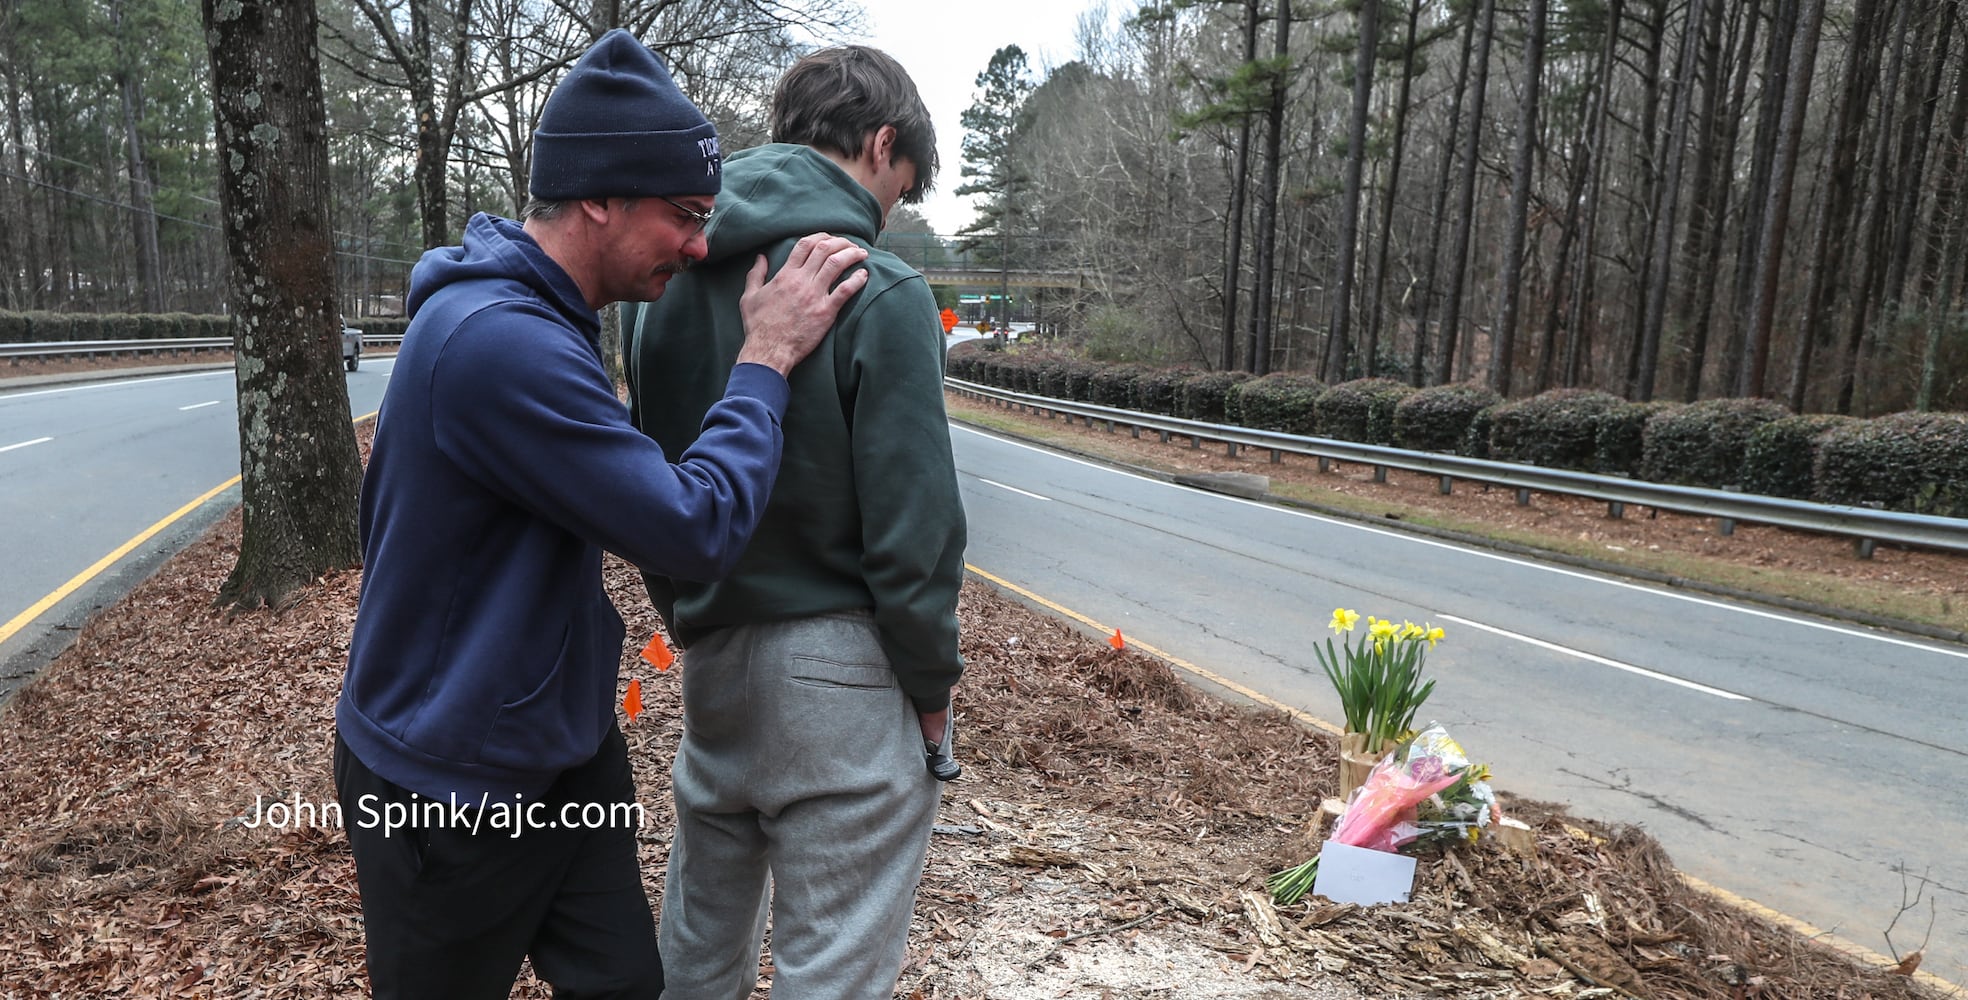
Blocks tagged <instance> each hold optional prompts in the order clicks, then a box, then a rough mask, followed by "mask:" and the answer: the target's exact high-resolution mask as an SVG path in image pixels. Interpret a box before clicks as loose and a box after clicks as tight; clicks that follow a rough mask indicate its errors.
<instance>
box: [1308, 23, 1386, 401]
mask: <svg viewBox="0 0 1968 1000" xmlns="http://www.w3.org/2000/svg"><path fill="white" fill-rule="evenodd" d="M1358 30H1359V35H1360V38H1359V45H1358V47H1357V48H1356V49H1355V52H1356V54H1355V56H1354V58H1353V117H1352V119H1351V121H1350V124H1349V125H1348V126H1347V130H1346V194H1345V195H1344V198H1345V203H1344V204H1342V205H1341V206H1340V209H1339V262H1338V264H1337V265H1336V266H1335V267H1334V272H1333V283H1332V284H1333V288H1334V289H1335V291H1334V293H1333V312H1332V317H1333V318H1332V326H1331V327H1330V329H1329V331H1328V333H1327V336H1326V358H1325V363H1324V364H1323V365H1322V366H1321V367H1320V371H1321V372H1323V373H1324V374H1325V376H1326V377H1327V378H1328V379H1332V380H1334V381H1338V380H1340V379H1344V378H1345V377H1346V354H1347V350H1348V348H1349V347H1351V346H1352V343H1351V331H1350V329H1349V326H1350V323H1351V320H1352V316H1353V279H1354V273H1353V271H1354V267H1355V263H1354V261H1355V255H1356V254H1357V253H1358V252H1359V249H1360V174H1361V172H1362V170H1363V168H1364V167H1365V166H1366V162H1367V109H1368V105H1369V104H1370V103H1371V101H1372V100H1373V78H1374V55H1375V52H1376V50H1377V49H1378V48H1379V46H1380V0H1360V12H1359V15H1358ZM1366 363H1367V365H1368V366H1369V368H1371V366H1372V365H1373V358H1372V357H1368V358H1367V362H1366Z"/></svg>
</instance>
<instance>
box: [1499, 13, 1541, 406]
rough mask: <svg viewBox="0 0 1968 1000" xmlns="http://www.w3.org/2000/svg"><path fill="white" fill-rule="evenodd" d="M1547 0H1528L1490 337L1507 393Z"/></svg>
mask: <svg viewBox="0 0 1968 1000" xmlns="http://www.w3.org/2000/svg"><path fill="white" fill-rule="evenodd" d="M1549 6H1550V5H1549V3H1548V2H1547V0H1531V26H1530V37H1529V38H1528V40H1527V41H1526V43H1525V46H1524V94H1523V100H1522V101H1521V102H1520V103H1519V105H1518V111H1517V152H1516V155H1515V156H1514V157H1512V160H1511V167H1510V219H1509V221H1508V222H1506V223H1505V224H1504V229H1503V277H1502V279H1501V280H1500V282H1499V287H1498V289H1497V296H1498V301H1497V324H1496V332H1495V334H1494V335H1493V336H1492V337H1491V343H1492V348H1491V352H1490V388H1492V389H1495V390H1496V392H1497V395H1499V396H1504V397H1508V396H1509V395H1510V374H1511V368H1512V367H1513V362H1514V360H1515V357H1514V352H1515V350H1516V346H1517V303H1518V301H1519V300H1520V299H1521V298H1522V296H1523V291H1524V288H1523V286H1524V226H1525V220H1526V219H1527V218H1528V217H1529V215H1530V211H1531V168H1532V166H1533V163H1532V156H1533V154H1535V153H1536V152H1537V116H1538V95H1539V93H1540V91H1541V89H1542V87H1541V81H1540V79H1539V78H1540V77H1541V76H1542V75H1543V73H1544V26H1545V20H1546V10H1547V8H1548V7H1549Z"/></svg>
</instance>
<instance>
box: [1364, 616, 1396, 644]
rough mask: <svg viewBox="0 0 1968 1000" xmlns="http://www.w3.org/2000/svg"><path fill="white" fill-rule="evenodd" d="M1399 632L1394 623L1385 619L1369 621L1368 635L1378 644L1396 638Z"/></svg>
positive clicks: (1370, 618) (1371, 619)
mask: <svg viewBox="0 0 1968 1000" xmlns="http://www.w3.org/2000/svg"><path fill="white" fill-rule="evenodd" d="M1397 631H1399V630H1398V629H1396V628H1395V627H1394V623H1393V622H1390V621H1388V620H1387V619H1385V618H1372V617H1369V618H1368V619H1367V634H1368V635H1371V636H1373V637H1374V642H1375V643H1376V644H1379V643H1381V642H1384V641H1386V640H1388V639H1392V638H1394V635H1395V633H1396V632H1397Z"/></svg>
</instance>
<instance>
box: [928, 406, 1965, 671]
mask: <svg viewBox="0 0 1968 1000" xmlns="http://www.w3.org/2000/svg"><path fill="white" fill-rule="evenodd" d="M950 426H951V427H952V428H954V429H956V430H962V431H968V432H969V433H972V434H975V435H977V436H978V437H986V438H990V439H991V440H993V441H998V442H1000V443H1003V444H1008V445H1011V446H1012V447H1014V448H1023V449H1025V450H1027V451H1035V452H1038V453H1039V454H1041V455H1049V456H1051V457H1053V458H1056V459H1059V460H1061V461H1065V462H1073V463H1075V464H1078V465H1084V466H1086V467H1087V468H1089V469H1098V470H1100V471H1102V472H1107V473H1112V474H1113V475H1117V476H1126V477H1128V478H1129V479H1138V480H1140V481H1142V482H1144V483H1154V484H1156V485H1159V486H1166V487H1168V488H1170V489H1175V490H1181V491H1183V492H1186V493H1194V494H1197V495H1199V496H1206V497H1210V498H1212V499H1216V500H1222V501H1224V502H1226V503H1235V504H1243V505H1244V506H1247V507H1256V508H1257V509H1259V510H1268V511H1272V512H1274V513H1278V514H1286V515H1290V516H1292V517H1302V518H1305V519H1307V520H1311V521H1318V522H1321V523H1323V524H1330V525H1334V526H1336V527H1341V528H1350V529H1352V530H1354V531H1365V532H1368V533H1370V534H1375V535H1382V536H1385V537H1387V538H1397V539H1400V540H1401V541H1404V542H1413V543H1414V544H1416V545H1427V546H1432V547H1434V548H1438V549H1448V550H1450V551H1452V552H1460V553H1463V554H1464V555H1471V556H1476V557H1477V558H1480V559H1494V560H1496V561H1497V562H1502V563H1509V564H1510V565H1512V566H1523V567H1525V568H1527V569H1535V570H1541V571H1543V572H1546V573H1556V574H1558V575H1560V576H1569V577H1572V578H1573V579H1577V580H1589V581H1591V582H1593V583H1603V584H1606V585H1607V586H1611V587H1624V588H1626V589H1627V590H1637V591H1639V592H1641V593H1643V594H1653V595H1655V596H1656V597H1666V598H1671V599H1673V600H1676V601H1687V602H1688V603H1690V604H1700V605H1702V606H1704V607H1710V608H1719V609H1721V610H1724V611H1734V612H1738V613H1740V614H1745V615H1753V616H1755V617H1757V618H1768V619H1770V620H1771V621H1779V622H1785V623H1787V624H1791V625H1802V626H1804V627H1806V628H1814V629H1820V630H1822V631H1826V632H1836V633H1838V634H1839V635H1849V636H1854V637H1856V638H1860V639H1871V640H1873V641H1875V642H1885V643H1891V644H1893V645H1895V646H1905V647H1906V648H1908V649H1917V650H1920V651H1921V652H1923V653H1937V654H1939V655H1941V656H1952V657H1954V658H1956V659H1960V660H1968V652H1964V651H1962V650H1958V649H1948V648H1947V647H1945V646H1935V645H1930V644H1928V643H1924V642H1914V641H1913V640H1911V639H1901V638H1898V637H1897V636H1890V635H1882V634H1880V633H1878V632H1866V631H1862V630H1860V629H1855V628H1846V627H1844V626H1841V625H1833V624H1830V623H1828V622H1820V621H1812V620H1811V619H1809V618H1799V617H1797V616H1795V615H1786V614H1781V613H1779V612H1775V611H1764V610H1763V609H1761V608H1751V607H1745V606H1743V605H1740V604H1729V603H1726V602H1723V601H1716V600H1710V599H1708V598H1705V597H1696V596H1694V595H1692V594H1682V593H1677V592H1675V591H1672V590H1662V589H1660V588H1658V587H1649V586H1646V585H1644V584H1638V583H1631V582H1628V581H1626V580H1615V579H1613V578H1611V577H1605V576H1598V575H1595V574H1592V573H1584V572H1580V571H1578V570H1571V569H1565V568H1563V567H1560V566H1547V565H1545V564H1543V563H1536V562H1531V561H1529V560H1526V559H1515V558H1512V557H1510V556H1506V555H1502V554H1499V553H1496V552H1486V551H1484V550H1482V549H1475V548H1470V547H1468V546H1464V545H1457V544H1454V543H1452V542H1441V541H1436V540H1435V539H1433V538H1424V537H1422V536H1420V535H1410V534H1405V533H1403V532H1399V531H1389V530H1387V529H1385V528H1373V527H1368V526H1367V525H1364V524H1359V523H1356V522H1353V521H1347V520H1342V519H1340V518H1336V517H1326V516H1324V515H1321V514H1312V513H1307V512H1306V511H1302V510H1293V509H1291V508H1289V507H1279V506H1276V505H1274V504H1268V503H1264V502H1262V501H1258V500H1245V499H1243V498H1242V497H1233V496H1225V495H1224V494H1221V493H1212V492H1210V491H1208V490H1201V489H1197V488H1195V487H1193V486H1179V485H1177V484H1175V483H1167V482H1163V481H1161V480H1159V479H1150V478H1148V477H1147V476H1141V475H1136V474H1135V473H1132V472H1123V471H1121V470H1119V469H1115V468H1113V467H1111V466H1106V465H1101V464H1100V463H1098V462H1089V461H1086V460H1085V459H1079V458H1074V457H1072V456H1070V455H1061V454H1059V453H1058V452H1055V451H1048V450H1046V449H1044V448H1040V447H1036V446H1034V445H1029V444H1024V443H1022V442H1019V441H1012V440H1009V439H1007V438H1002V437H999V436H998V435H996V434H991V433H989V432H986V431H980V430H977V429H975V428H971V427H963V426H961V425H958V424H955V423H952V424H951V425H950Z"/></svg>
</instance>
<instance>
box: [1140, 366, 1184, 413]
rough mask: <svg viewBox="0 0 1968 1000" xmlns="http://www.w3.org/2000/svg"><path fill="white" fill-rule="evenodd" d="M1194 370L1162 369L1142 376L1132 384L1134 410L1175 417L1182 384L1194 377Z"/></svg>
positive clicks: (1180, 397)
mask: <svg viewBox="0 0 1968 1000" xmlns="http://www.w3.org/2000/svg"><path fill="white" fill-rule="evenodd" d="M1196 374H1198V373H1197V371H1196V370H1195V369H1194V368H1164V369H1161V370H1160V371H1153V372H1148V373H1146V374H1143V375H1142V376H1141V377H1140V378H1138V379H1136V380H1135V382H1134V408H1135V409H1137V410H1140V411H1141V412H1143V413H1159V414H1161V415H1162V416H1165V417H1173V416H1175V415H1176V413H1175V410H1176V406H1177V405H1178V404H1180V402H1181V399H1182V384H1183V383H1184V382H1186V381H1188V380H1189V379H1190V378H1192V377H1194V376H1195V375H1196Z"/></svg>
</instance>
